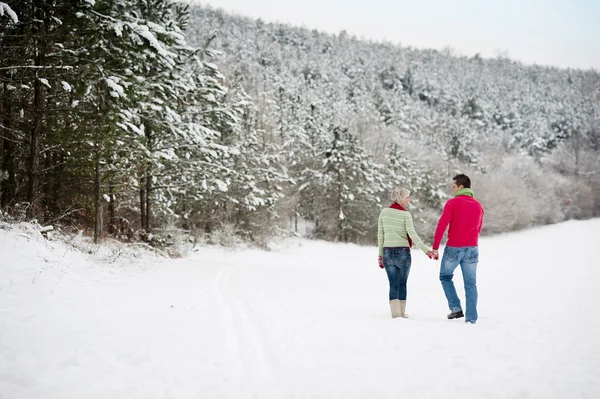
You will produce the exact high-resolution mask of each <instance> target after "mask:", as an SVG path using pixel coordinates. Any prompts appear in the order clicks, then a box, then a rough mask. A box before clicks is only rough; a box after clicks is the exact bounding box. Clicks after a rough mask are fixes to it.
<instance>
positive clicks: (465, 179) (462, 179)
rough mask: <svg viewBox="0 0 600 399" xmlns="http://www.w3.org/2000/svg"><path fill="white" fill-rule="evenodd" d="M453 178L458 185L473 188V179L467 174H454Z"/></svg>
mask: <svg viewBox="0 0 600 399" xmlns="http://www.w3.org/2000/svg"><path fill="white" fill-rule="evenodd" d="M452 180H454V181H455V182H456V185H457V186H463V187H464V188H471V179H469V176H467V175H463V174H462V173H461V174H458V175H456V176H454V177H453V178H452Z"/></svg>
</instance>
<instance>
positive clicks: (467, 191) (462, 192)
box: [454, 188, 474, 197]
mask: <svg viewBox="0 0 600 399" xmlns="http://www.w3.org/2000/svg"><path fill="white" fill-rule="evenodd" d="M459 195H470V196H471V197H474V195H473V190H471V189H470V188H461V189H460V190H457V191H456V192H455V193H454V196H455V197H458V196H459Z"/></svg>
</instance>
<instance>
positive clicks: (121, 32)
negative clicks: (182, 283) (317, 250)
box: [0, 0, 600, 245]
mask: <svg viewBox="0 0 600 399" xmlns="http://www.w3.org/2000/svg"><path fill="white" fill-rule="evenodd" d="M458 172H463V173H467V174H469V175H470V176H471V178H472V181H473V190H474V191H475V195H476V197H477V198H478V199H480V200H481V201H482V203H483V204H484V206H485V208H486V222H485V232H486V233H487V234H493V233H499V232H504V231H510V230H515V229H520V228H524V227H529V226H533V225H538V224H547V223H555V222H558V221H562V220H567V219H571V218H589V217H594V216H598V215H600V74H599V73H598V71H595V70H588V71H582V70H573V69H557V68H549V67H543V66H527V65H523V64H521V63H518V62H515V61H513V60H510V59H507V58H498V59H484V58H481V57H479V56H478V55H474V56H472V57H464V56H462V57H458V56H455V55H453V54H452V52H451V51H442V52H440V51H436V50H418V49H414V48H411V47H406V46H404V45H400V44H392V43H381V42H369V41H365V40H359V39H358V38H356V37H353V36H351V35H349V34H347V33H346V32H340V33H339V34H337V35H332V34H326V33H322V32H317V31H312V30H308V29H305V28H297V27H293V26H288V25H281V24H275V23H266V22H264V21H261V20H254V19H250V18H244V17H240V16H235V15H230V14H227V13H225V12H223V11H221V10H215V9H212V8H209V7H203V6H193V7H189V6H187V5H185V4H182V3H179V2H176V1H171V0H113V1H107V0H95V1H94V0H75V1H73V0H71V1H66V0H52V1H43V0H24V1H19V2H16V1H14V2H6V3H2V2H0V206H1V209H2V218H4V219H9V220H19V219H30V220H31V219H36V220H38V221H39V222H40V223H44V224H57V225H61V226H71V227H73V228H77V229H83V230H87V231H88V232H93V235H94V237H95V238H96V240H100V239H101V238H103V237H106V236H116V237H118V238H121V239H126V240H132V239H133V240H135V239H141V240H147V241H149V242H151V243H153V244H156V245H160V244H165V243H168V240H169V237H171V236H172V235H173V234H174V232H176V231H179V232H181V231H183V232H186V233H188V234H189V235H190V236H194V237H204V238H209V239H210V240H212V241H213V242H221V243H224V242H226V241H227V240H228V239H230V238H231V237H239V238H240V239H243V240H248V241H251V242H254V243H256V244H259V245H263V244H264V243H265V242H267V241H268V240H269V238H270V237H273V236H274V235H282V234H283V235H286V234H294V233H298V234H308V235H309V236H311V237H315V238H321V239H326V240H334V241H346V242H356V243H361V244H371V243H373V242H374V241H375V239H376V220H377V215H378V213H379V211H380V209H381V207H382V206H388V205H389V201H388V199H387V196H388V192H389V191H390V189H391V188H393V187H394V186H406V187H408V188H410V189H411V190H412V192H413V194H412V196H413V204H412V205H413V209H412V212H413V215H414V217H415V219H416V226H417V230H418V231H419V232H420V233H421V235H422V236H423V238H425V240H426V241H429V240H430V239H427V237H429V235H430V234H431V232H432V230H433V228H434V227H435V222H436V220H437V217H438V216H439V214H440V211H441V208H442V207H443V204H444V202H445V201H446V200H447V199H448V198H449V193H450V191H449V183H450V181H451V178H452V176H453V175H454V174H456V173H458Z"/></svg>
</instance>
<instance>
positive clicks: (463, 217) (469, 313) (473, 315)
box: [429, 174, 483, 324]
mask: <svg viewBox="0 0 600 399" xmlns="http://www.w3.org/2000/svg"><path fill="white" fill-rule="evenodd" d="M452 192H453V193H454V198H452V199H450V200H449V201H448V202H446V205H445V206H444V212H443V213H442V216H441V217H440V220H439V222H438V225H437V229H436V230H435V237H434V239H433V249H432V250H431V252H430V254H429V255H430V257H432V258H434V259H439V254H438V248H439V247H440V242H441V241H442V238H443V237H444V233H445V231H446V227H447V226H448V225H450V228H449V229H448V242H447V243H446V248H445V249H444V256H443V257H442V264H441V266H440V281H441V282H442V287H443V288H444V293H445V294H446V299H447V300H448V307H449V308H450V314H448V318H449V319H457V318H460V317H464V316H465V314H463V311H462V307H461V305H460V299H458V295H457V294H456V288H455V287H454V283H453V282H452V277H453V276H454V270H455V269H456V268H457V267H458V265H460V267H461V270H462V275H463V280H464V283H465V295H466V297H467V298H466V305H467V306H466V319H465V321H466V322H467V323H471V324H475V322H476V321H477V263H478V262H479V248H478V241H479V233H481V227H482V225H483V206H482V205H481V203H479V201H477V200H476V199H475V198H473V191H472V190H471V179H469V177H468V176H466V175H463V174H459V175H456V176H454V177H453V178H452Z"/></svg>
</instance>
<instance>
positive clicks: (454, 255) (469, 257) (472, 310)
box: [440, 247, 479, 321]
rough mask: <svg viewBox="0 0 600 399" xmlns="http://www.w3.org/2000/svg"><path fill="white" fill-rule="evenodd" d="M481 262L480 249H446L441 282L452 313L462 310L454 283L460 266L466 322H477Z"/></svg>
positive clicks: (441, 270) (441, 267)
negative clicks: (465, 304) (478, 267)
mask: <svg viewBox="0 0 600 399" xmlns="http://www.w3.org/2000/svg"><path fill="white" fill-rule="evenodd" d="M478 262H479V248H478V247H446V249H444V256H443V257H442V264H441V266H440V281H441V282H442V287H443V288H444V294H446V299H447V300H448V307H449V308H450V311H451V312H456V311H459V310H462V308H461V306H460V299H458V295H456V288H454V283H453V282H452V277H453V276H454V270H455V269H456V268H457V267H458V265H460V268H461V270H462V275H463V280H464V283H465V295H466V297H467V309H466V312H465V319H466V320H465V321H477V263H478Z"/></svg>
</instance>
